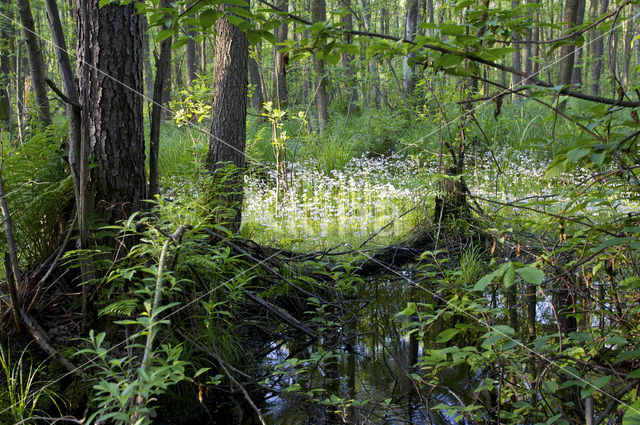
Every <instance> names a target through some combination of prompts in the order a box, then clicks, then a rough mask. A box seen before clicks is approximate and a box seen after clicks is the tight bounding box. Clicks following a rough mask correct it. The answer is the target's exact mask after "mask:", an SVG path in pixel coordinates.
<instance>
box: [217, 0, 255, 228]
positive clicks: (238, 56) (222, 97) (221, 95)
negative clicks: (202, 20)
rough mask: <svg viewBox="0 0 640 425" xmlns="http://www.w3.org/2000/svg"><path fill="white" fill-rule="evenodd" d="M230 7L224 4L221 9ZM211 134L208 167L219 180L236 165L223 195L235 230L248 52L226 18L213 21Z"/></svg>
mask: <svg viewBox="0 0 640 425" xmlns="http://www.w3.org/2000/svg"><path fill="white" fill-rule="evenodd" d="M230 7H232V6H231V5H223V6H222V8H223V10H227V9H228V8H230ZM216 32H217V38H216V47H215V58H214V66H215V69H214V81H213V105H212V121H211V137H210V138H209V156H208V158H207V167H208V168H209V170H210V171H211V173H212V174H213V175H214V182H215V181H216V180H218V181H219V179H218V178H219V174H218V172H219V171H220V170H221V169H222V168H224V167H225V166H226V165H227V164H231V165H232V166H234V167H235V170H233V173H232V174H231V176H226V177H227V184H226V187H224V188H220V189H221V190H224V192H225V193H224V194H223V197H224V199H225V200H226V202H227V204H228V206H229V207H230V208H231V209H232V211H233V212H234V213H233V215H234V217H233V218H232V221H231V223H230V227H231V229H232V230H238V229H239V228H240V223H241V221H242V199H243V175H244V167H245V156H244V149H245V143H246V116H247V82H248V81H247V80H248V75H247V74H248V66H247V59H248V52H249V43H248V41H247V36H246V34H245V33H244V32H242V31H241V30H240V29H239V28H238V27H236V26H235V25H233V24H231V23H230V22H229V21H228V20H227V19H226V18H224V17H223V18H220V19H218V22H217V23H216Z"/></svg>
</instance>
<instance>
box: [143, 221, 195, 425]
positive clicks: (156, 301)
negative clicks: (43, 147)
mask: <svg viewBox="0 0 640 425" xmlns="http://www.w3.org/2000/svg"><path fill="white" fill-rule="evenodd" d="M185 230H187V226H184V225H180V226H178V229H177V230H176V231H175V232H174V233H173V234H171V235H169V237H168V238H167V240H166V241H165V242H164V245H163V246H162V251H161V252H160V259H159V260H158V276H157V278H156V289H155V293H154V296H153V305H152V307H151V311H150V313H149V329H148V333H147V341H146V343H145V347H144V353H143V355H142V361H141V362H140V373H139V379H140V380H141V381H142V380H143V379H144V377H145V376H146V372H147V368H148V363H149V357H151V350H152V348H153V336H154V335H155V330H154V329H153V326H154V325H155V323H154V320H155V318H156V314H157V311H158V308H159V307H160V298H161V296H162V287H163V285H164V282H163V279H162V273H163V272H164V264H165V260H166V256H167V250H168V249H169V244H171V242H174V241H177V240H178V239H179V238H180V236H182V234H183V233H184V231H185ZM144 401H145V400H144V396H143V395H138V397H137V400H136V404H137V405H138V406H140V405H141V404H142V403H143V402H144ZM134 416H137V413H134ZM143 417H144V415H143ZM132 419H133V417H132ZM141 419H142V418H141ZM134 422H135V421H134ZM141 422H142V421H141Z"/></svg>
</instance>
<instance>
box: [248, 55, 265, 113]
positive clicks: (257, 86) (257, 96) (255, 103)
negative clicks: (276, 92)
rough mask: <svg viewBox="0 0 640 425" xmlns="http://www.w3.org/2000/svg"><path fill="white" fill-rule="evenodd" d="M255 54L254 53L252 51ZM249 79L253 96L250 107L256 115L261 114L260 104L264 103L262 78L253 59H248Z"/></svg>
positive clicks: (256, 62)
mask: <svg viewBox="0 0 640 425" xmlns="http://www.w3.org/2000/svg"><path fill="white" fill-rule="evenodd" d="M254 52H255V51H254ZM255 54H257V52H256V53H255ZM249 78H250V82H251V85H252V86H253V94H252V95H251V106H252V107H253V109H255V111H256V114H258V115H260V114H261V113H262V104H263V103H264V97H263V93H262V91H263V88H262V78H261V77H260V67H259V66H258V61H257V60H256V59H255V58H252V57H250V58H249Z"/></svg>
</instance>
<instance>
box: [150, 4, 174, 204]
mask: <svg viewBox="0 0 640 425" xmlns="http://www.w3.org/2000/svg"><path fill="white" fill-rule="evenodd" d="M169 6H170V5H169V1H168V0H161V1H160V7H169ZM166 29H168V27H167V25H166V24H163V25H162V26H161V30H166ZM171 42H172V37H169V38H166V39H164V40H162V41H161V42H160V57H159V58H158V61H157V62H156V78H155V81H154V83H153V105H152V107H151V126H150V130H149V191H148V196H149V198H152V197H153V196H155V195H157V194H158V193H159V189H160V187H159V186H160V169H159V167H158V158H159V154H160V124H161V123H162V112H163V108H162V94H163V92H164V85H165V84H166V78H167V75H171Z"/></svg>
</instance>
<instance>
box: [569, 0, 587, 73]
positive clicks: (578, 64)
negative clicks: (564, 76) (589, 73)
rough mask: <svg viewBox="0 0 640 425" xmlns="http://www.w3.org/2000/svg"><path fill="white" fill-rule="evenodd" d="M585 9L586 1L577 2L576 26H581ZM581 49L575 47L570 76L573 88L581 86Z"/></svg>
mask: <svg viewBox="0 0 640 425" xmlns="http://www.w3.org/2000/svg"><path fill="white" fill-rule="evenodd" d="M585 8H586V0H579V2H578V12H577V15H576V25H582V23H583V22H584V12H585ZM582 52H583V49H582V47H576V49H575V58H574V67H573V75H572V76H571V84H572V85H574V86H582V59H583V54H582Z"/></svg>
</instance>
